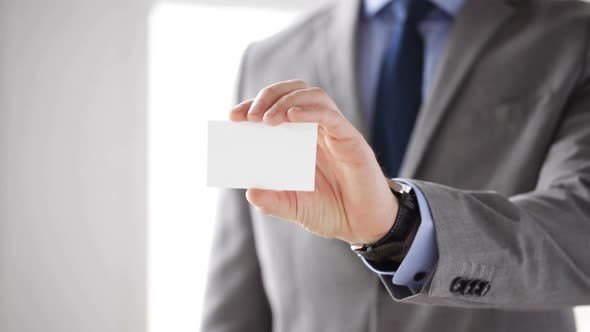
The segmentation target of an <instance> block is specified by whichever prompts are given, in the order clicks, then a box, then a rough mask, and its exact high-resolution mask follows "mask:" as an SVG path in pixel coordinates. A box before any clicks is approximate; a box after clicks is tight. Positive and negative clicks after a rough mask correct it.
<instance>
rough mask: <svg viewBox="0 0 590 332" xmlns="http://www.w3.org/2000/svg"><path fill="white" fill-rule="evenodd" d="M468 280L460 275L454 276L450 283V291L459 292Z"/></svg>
mask: <svg viewBox="0 0 590 332" xmlns="http://www.w3.org/2000/svg"><path fill="white" fill-rule="evenodd" d="M468 282H469V280H467V279H463V278H461V277H458V278H455V279H454V280H453V282H452V283H451V293H453V294H459V293H461V292H463V288H464V287H465V285H467V283H468Z"/></svg>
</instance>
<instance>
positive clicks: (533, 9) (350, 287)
mask: <svg viewBox="0 0 590 332" xmlns="http://www.w3.org/2000/svg"><path fill="white" fill-rule="evenodd" d="M589 42H590V6H588V5H587V4H585V3H583V2H580V1H556V0H430V1H426V0H392V1H391V0H390V1H388V0H364V1H353V0H340V1H338V2H337V3H335V4H333V5H331V6H328V7H326V8H325V9H323V10H321V11H319V12H317V13H315V14H314V15H313V16H311V17H309V18H307V19H306V20H304V21H302V22H300V23H299V24H297V25H295V26H294V27H292V28H290V29H288V30H286V31H284V32H281V33H280V34H278V35H276V36H274V37H272V38H270V39H268V40H266V41H263V42H260V43H256V44H254V45H252V46H251V47H250V48H249V49H248V50H247V51H246V53H245V55H244V58H243V63H242V68H241V79H240V84H239V91H238V92H239V94H238V97H239V99H240V101H243V100H245V101H244V102H242V103H240V104H239V105H238V106H236V107H235V108H234V109H233V110H232V111H231V114H230V118H231V119H232V120H233V121H253V122H265V123H267V124H268V125H277V124H280V123H283V122H317V123H319V134H318V135H319V136H318V155H317V156H318V157H317V165H316V186H315V191H314V192H313V193H304V192H277V191H267V190H260V189H255V188H253V189H250V190H248V191H247V192H244V191H226V192H225V193H224V195H223V198H222V201H221V209H220V213H219V216H220V218H219V220H218V224H217V226H218V229H217V233H216V237H215V245H214V246H213V249H212V256H211V262H212V263H211V266H210V275H209V282H208V288H207V295H206V301H205V307H206V310H205V314H204V320H203V326H202V329H203V331H218V332H230V331H263V332H264V331H288V332H290V331H339V332H341V331H384V332H385V331H437V332H444V331H574V330H575V323H574V317H573V313H572V307H573V306H576V305H582V304H589V303H590V43H589ZM292 78H298V80H292ZM285 149H288V147H285ZM236 167H239V165H236ZM318 235H319V236H318Z"/></svg>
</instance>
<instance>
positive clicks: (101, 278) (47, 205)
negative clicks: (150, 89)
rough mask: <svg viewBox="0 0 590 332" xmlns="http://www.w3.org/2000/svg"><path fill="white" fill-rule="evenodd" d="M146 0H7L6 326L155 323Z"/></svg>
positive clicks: (0, 124)
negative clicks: (149, 245) (149, 291)
mask: <svg viewBox="0 0 590 332" xmlns="http://www.w3.org/2000/svg"><path fill="white" fill-rule="evenodd" d="M147 15H148V5H147V4H146V3H144V1H142V0H127V1H120V0H100V1H91V0H54V1H34V0H0V331H2V332H37V331H38V332H111V331H112V332H119V331H120V332H139V331H144V330H145V325H146V324H145V249H146V246H145V212H144V211H145V202H144V201H145V199H144V196H145V194H144V192H145V190H144V189H145V188H144V186H145V185H144V183H145V182H144V176H145V174H144V173H145V172H144V165H145V105H146V87H147V82H146V75H145V68H146V60H145V59H146V27H147Z"/></svg>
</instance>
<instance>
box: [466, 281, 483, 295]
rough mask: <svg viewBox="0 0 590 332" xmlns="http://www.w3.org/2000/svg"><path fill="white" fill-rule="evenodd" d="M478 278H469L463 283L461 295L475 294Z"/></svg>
mask: <svg viewBox="0 0 590 332" xmlns="http://www.w3.org/2000/svg"><path fill="white" fill-rule="evenodd" d="M479 282H480V280H471V281H469V282H468V283H467V285H465V287H464V288H463V292H462V294H463V295H472V294H475V287H476V286H477V285H478V284H479Z"/></svg>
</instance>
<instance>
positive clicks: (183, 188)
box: [148, 4, 295, 332]
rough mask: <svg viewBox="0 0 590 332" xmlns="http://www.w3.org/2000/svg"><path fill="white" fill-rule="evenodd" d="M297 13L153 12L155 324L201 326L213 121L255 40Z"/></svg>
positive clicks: (179, 330)
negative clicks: (209, 122) (209, 144)
mask: <svg viewBox="0 0 590 332" xmlns="http://www.w3.org/2000/svg"><path fill="white" fill-rule="evenodd" d="M294 15H295V13H293V12H283V11H277V10H270V9H256V8H240V7H237V8H236V7H229V6H206V5H194V4H192V5H191V4H161V5H158V6H157V7H155V8H154V10H153V11H152V14H151V17H150V32H149V33H150V40H149V44H150V46H149V52H150V54H149V56H150V62H149V93H150V95H149V117H148V119H149V120H148V121H149V128H148V133H149V137H148V147H149V150H148V154H149V165H148V168H149V171H148V174H149V175H148V182H149V194H148V196H149V197H148V203H149V211H148V217H149V238H148V250H149V253H148V274H149V275H148V298H149V303H148V307H149V309H148V315H149V323H148V327H149V331H151V332H170V331H174V332H189V331H190V332H195V331H198V327H199V324H200V321H199V319H200V315H201V312H202V304H203V292H204V287H205V280H206V273H207V271H206V268H207V265H208V252H209V251H210V247H211V235H212V230H213V227H214V222H215V214H216V201H217V191H216V190H214V189H208V188H206V165H207V162H206V155H207V154H206V125H207V120H210V119H225V118H227V113H228V110H229V108H230V106H231V105H232V103H233V93H234V87H235V78H236V73H237V71H238V66H239V61H240V58H241V54H242V52H243V50H244V49H245V47H246V46H247V44H248V43H250V42H252V41H254V40H257V39H261V38H264V37H266V36H268V35H270V34H272V33H275V32H277V31H279V30H280V29H282V28H283V27H285V26H286V25H288V24H289V23H290V22H291V21H292V19H293V18H294Z"/></svg>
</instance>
